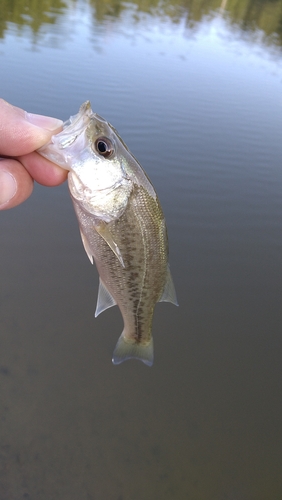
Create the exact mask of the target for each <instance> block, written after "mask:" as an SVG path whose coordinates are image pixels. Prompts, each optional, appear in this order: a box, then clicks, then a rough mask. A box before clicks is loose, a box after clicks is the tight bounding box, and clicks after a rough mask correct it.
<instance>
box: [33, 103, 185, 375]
mask: <svg viewBox="0 0 282 500" xmlns="http://www.w3.org/2000/svg"><path fill="white" fill-rule="evenodd" d="M38 152H39V153H40V154H41V155H42V156H44V157H45V158H48V159H49V160H51V161H52V162H54V163H56V164H57V165H59V166H60V167H62V168H64V169H66V170H68V171H69V174H68V184H69V190H70V195H71V198H72V201H73V205H74V209H75V212H76V215H77V218H78V223H79V227H80V233H81V238H82V241H83V245H84V248H85V251H86V253H87V255H88V257H89V259H90V261H91V262H92V263H93V262H94V261H95V263H96V266H97V270H98V273H99V277H100V282H99V291H98V300H97V307H96V312H95V316H98V314H100V313H101V312H103V311H105V310H106V309H108V308H109V307H111V306H114V305H116V304H117V305H118V307H119V309H120V311H121V314H122V317H123V321H124V329H123V332H122V334H121V336H120V338H119V340H118V342H117V345H116V348H115V350H114V353H113V363H114V364H119V363H122V362H123V361H125V360H126V359H130V358H136V359H140V360H141V361H143V362H144V363H145V364H147V365H149V366H151V365H152V364H153V356H154V353H153V339H152V333H151V331H152V320H153V313H154V308H155V305H156V303H157V302H161V301H166V302H172V303H173V304H175V305H177V299H176V294H175V289H174V285H173V281H172V278H171V274H170V270H169V265H168V241H167V231H166V225H165V219H164V215H163V212H162V209H161V206H160V203H159V200H158V197H157V195H156V192H155V190H154V188H153V186H152V184H151V182H150V181H149V179H148V177H147V175H146V174H145V172H144V170H143V169H142V167H141V166H140V165H139V163H138V162H137V160H136V159H135V158H134V156H133V155H132V154H131V153H130V151H129V150H128V148H127V146H126V145H125V144H124V142H123V141H122V139H121V138H120V137H119V135H118V133H117V131H116V130H115V129H114V128H113V127H112V126H111V125H110V124H109V123H107V122H106V121H105V120H104V119H103V118H101V117H100V116H99V115H97V114H96V113H93V111H92V109H91V105H90V102H89V101H87V102H85V103H84V104H82V106H81V107H80V110H79V113H78V114H77V115H74V116H71V117H70V119H69V120H68V121H66V122H65V123H64V126H63V131H62V132H60V133H59V134H57V135H54V136H53V137H52V138H51V141H50V142H49V143H48V144H46V145H45V146H43V147H42V148H41V149H40V150H38Z"/></svg>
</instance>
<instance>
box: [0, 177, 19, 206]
mask: <svg viewBox="0 0 282 500" xmlns="http://www.w3.org/2000/svg"><path fill="white" fill-rule="evenodd" d="M16 192H17V184H16V181H15V179H14V177H13V176H12V175H11V174H10V173H9V172H6V171H5V170H2V171H0V208H1V206H2V205H5V203H8V201H10V200H11V199H12V198H13V196H14V195H15V194H16Z"/></svg>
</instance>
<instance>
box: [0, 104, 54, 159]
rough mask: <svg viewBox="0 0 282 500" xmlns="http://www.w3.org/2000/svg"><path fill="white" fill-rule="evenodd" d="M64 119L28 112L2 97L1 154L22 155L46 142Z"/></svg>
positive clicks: (0, 113)
mask: <svg viewBox="0 0 282 500" xmlns="http://www.w3.org/2000/svg"><path fill="white" fill-rule="evenodd" d="M62 123H63V122H62V120H58V119H57V118H51V117H48V116H42V115H35V114H32V113H27V112H26V111H24V110H23V109H20V108H17V107H16V106H12V105H11V104H9V103H8V102H6V101H4V99H0V155H6V156H21V155H26V154H28V153H31V152H32V151H35V150H36V149H38V148H40V147H41V146H43V145H44V144H46V143H47V142H48V141H49V140H50V138H51V136H52V135H54V134H55V133H57V132H59V131H60V130H61V128H62Z"/></svg>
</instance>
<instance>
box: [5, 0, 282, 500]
mask: <svg viewBox="0 0 282 500" xmlns="http://www.w3.org/2000/svg"><path fill="white" fill-rule="evenodd" d="M281 17H282V3H281V1H272V2H267V1H266V2H263V1H261V2H250V3H248V2H246V1H241V2H232V3H231V2H228V1H227V2H223V3H222V4H221V5H220V3H219V2H216V1H215V0H214V1H213V2H210V4H208V3H203V4H201V3H200V2H196V3H195V2H193V3H192V2H191V5H190V4H189V2H187V3H183V4H181V3H177V2H175V3H172V2H170V3H165V2H163V3H161V4H158V3H157V2H156V3H154V4H153V3H148V4H147V3H140V4H138V3H130V4H129V3H119V2H117V3H116V2H112V3H111V2H86V1H85V2H83V1H77V2H59V1H56V2H55V1H54V2H51V1H50V2H47V1H46V2H38V3H36V2H33V3H32V7H31V4H30V7H28V4H26V6H25V5H24V3H21V2H19V1H18V2H9V1H6V2H2V5H1V11H0V37H1V38H0V95H1V97H3V98H5V99H6V100H8V101H10V102H11V103H13V104H15V105H18V106H20V107H22V108H24V109H27V110H28V111H32V112H34V113H42V114H44V113H45V114H48V115H54V116H58V117H60V118H63V119H66V118H68V117H69V115H71V114H74V113H76V112H77V110H78V107H79V105H80V104H81V103H82V102H83V101H85V100H86V99H90V100H91V102H92V107H93V109H94V110H95V111H96V112H98V113H99V114H100V115H102V116H103V117H105V118H106V119H107V120H109V121H110V122H111V123H112V124H113V125H114V126H115V127H116V128H117V129H118V131H119V132H120V134H121V136H122V137H123V139H124V140H125V142H126V143H127V144H128V146H129V147H130V149H131V150H132V151H133V153H134V154H135V155H136V157H137V158H138V159H139V160H140V162H141V163H142V165H143V166H144V168H145V169H146V171H147V172H148V174H149V176H150V177H151V179H152V181H153V183H154V185H155V187H156V189H157V191H158V194H159V197H160V199H161V202H162V205H163V208H164V212H165V214H166V219H167V225H168V230H169V237H170V262H171V269H172V273H173V276H174V281H175V285H176V288H177V293H178V299H179V302H180V307H179V308H175V307H173V306H172V305H170V304H165V303H162V304H159V305H158V306H157V308H156V315H155V321H154V343H155V363H154V366H153V368H152V369H149V368H147V367H146V366H145V365H142V364H141V363H138V362H134V361H132V362H127V363H124V364H123V365H120V366H118V367H116V366H113V365H112V364H111V355H112V351H113V348H114V346H115V344H116V341H117V338H118V336H119V335H120V333H121V329H122V321H121V318H120V315H119V311H118V309H117V308H112V309H110V310H108V311H106V312H105V313H104V314H102V315H101V316H99V317H98V318H97V319H94V310H95V301H96V295H97V287H98V279H97V273H96V271H95V269H94V268H92V267H91V265H90V263H89V261H88V258H87V256H86V255H85V253H84V250H83V248H82V245H81V242H80V236H79V232H78V227H77V222H76V219H75V216H74V213H73V209H72V205H71V202H70V200H69V196H68V192H67V187H66V186H61V187H59V188H55V189H48V188H43V187H41V186H37V187H36V189H35V192H34V194H33V196H32V197H31V198H30V200H28V201H27V202H26V203H25V204H23V205H21V206H20V207H18V208H16V209H13V210H10V211H7V212H1V213H0V228H1V233H0V241H1V246H0V280H1V281H0V283H1V285H0V423H1V425H0V499H1V500H21V499H29V500H156V499H160V500H187V499H189V500H269V499H270V500H280V499H281V497H282V480H281V470H282V431H281V420H282V402H281V392H282V391H281V389H282V373H281V371H282V369H281V358H282V338H281V325H282V308H281V297H282V196H281V193H282V168H281V158H282V140H281V125H282V97H281V95H282V94H281V90H282V70H281V63H282V53H281V44H282V42H281V40H282V35H281Z"/></svg>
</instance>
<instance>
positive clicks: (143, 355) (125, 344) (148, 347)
mask: <svg viewBox="0 0 282 500" xmlns="http://www.w3.org/2000/svg"><path fill="white" fill-rule="evenodd" d="M127 359H139V360H140V361H143V363H145V365H148V366H152V364H153V361H154V346H153V339H152V338H151V340H150V342H149V343H148V344H140V343H137V342H132V341H128V340H126V339H125V338H124V336H123V333H122V334H121V336H120V338H119V339H118V341H117V345H116V347H115V350H114V353H113V359H112V362H113V364H114V365H119V364H120V363H122V362H123V361H126V360H127Z"/></svg>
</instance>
